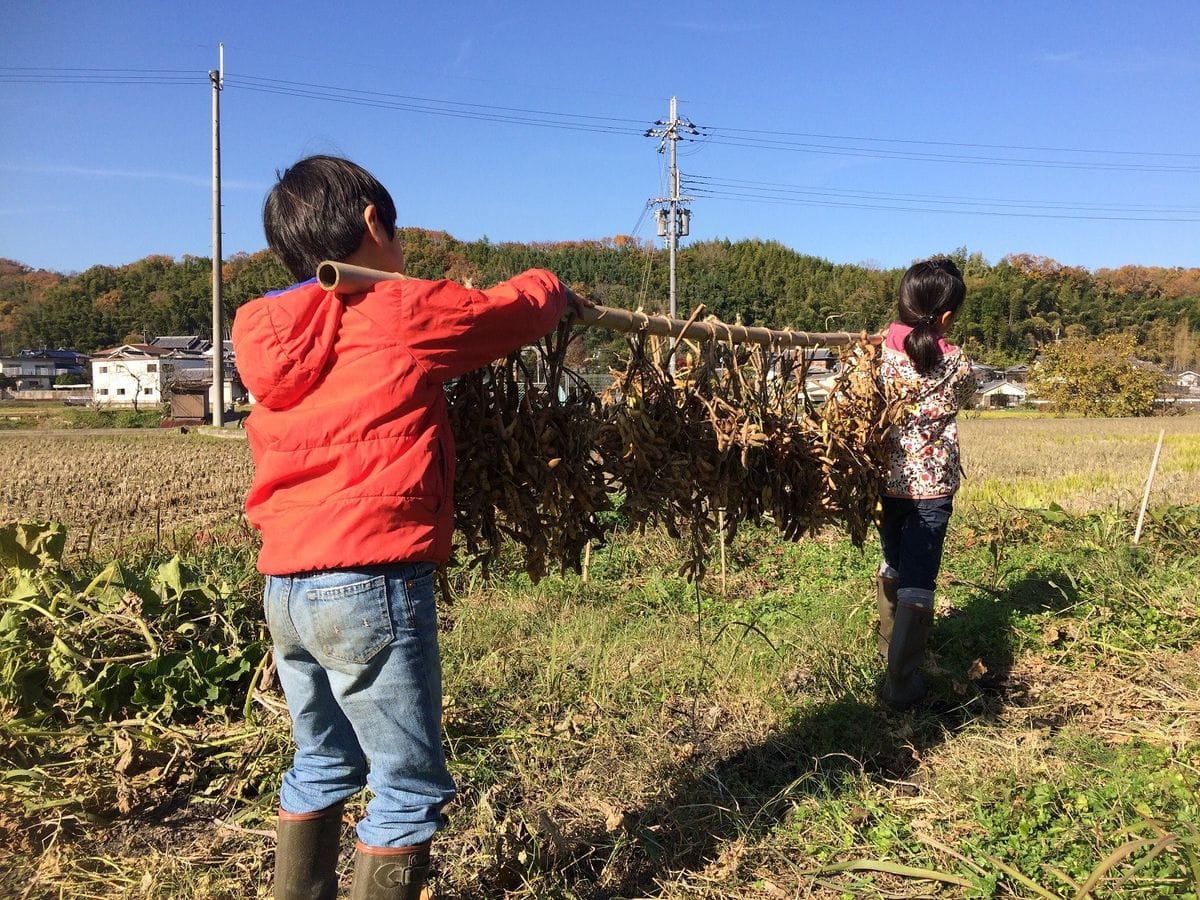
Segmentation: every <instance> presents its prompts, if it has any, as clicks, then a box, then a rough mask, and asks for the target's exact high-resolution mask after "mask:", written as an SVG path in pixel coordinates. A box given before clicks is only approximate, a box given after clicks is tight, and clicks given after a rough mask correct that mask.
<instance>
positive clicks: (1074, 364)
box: [1032, 334, 1163, 416]
mask: <svg viewBox="0 0 1200 900" xmlns="http://www.w3.org/2000/svg"><path fill="white" fill-rule="evenodd" d="M1135 348H1136V345H1135V344H1134V340H1133V338H1132V337H1131V336H1130V335H1127V334H1114V335H1108V336H1107V337H1103V338H1099V339H1098V340H1087V339H1083V338H1068V339H1067V340H1065V341H1061V342H1059V343H1057V344H1051V345H1050V346H1048V347H1045V348H1044V349H1043V351H1042V359H1041V361H1039V362H1038V363H1037V364H1036V365H1035V366H1034V368H1033V378H1032V387H1033V389H1034V390H1035V391H1036V392H1037V394H1038V396H1039V397H1041V398H1042V399H1044V400H1049V401H1050V402H1051V403H1053V404H1054V408H1055V411H1056V412H1058V413H1060V414H1061V413H1067V412H1077V413H1082V414H1083V415H1085V416H1146V415H1150V413H1151V412H1153V410H1154V398H1155V397H1157V396H1158V394H1159V392H1160V391H1161V390H1162V386H1163V376H1162V373H1161V372H1160V371H1158V370H1157V369H1155V368H1152V367H1149V366H1147V365H1146V364H1144V363H1139V362H1138V361H1137V360H1136V359H1135V358H1134V351H1135Z"/></svg>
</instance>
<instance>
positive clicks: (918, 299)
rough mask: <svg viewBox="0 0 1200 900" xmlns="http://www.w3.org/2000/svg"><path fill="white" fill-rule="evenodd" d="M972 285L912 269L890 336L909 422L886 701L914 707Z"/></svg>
mask: <svg viewBox="0 0 1200 900" xmlns="http://www.w3.org/2000/svg"><path fill="white" fill-rule="evenodd" d="M965 297H966V285H965V284H964V283H963V279H962V274H961V273H960V272H959V271H958V267H957V266H955V265H954V263H953V262H951V261H950V260H947V259H931V260H926V261H923V262H919V263H915V264H914V265H913V266H912V267H911V268H910V269H909V270H908V271H907V272H905V273H904V278H903V279H902V280H901V282H900V300H899V303H898V309H897V319H898V321H896V322H893V323H892V324H891V325H889V326H888V329H887V334H886V336H885V338H884V346H883V363H882V366H881V368H880V373H879V378H880V379H881V380H883V381H885V382H889V383H890V384H889V385H888V390H889V393H892V392H895V393H896V394H898V395H899V396H900V397H902V398H903V402H904V404H905V405H904V417H903V419H902V421H901V422H900V423H899V424H898V425H896V426H895V427H893V428H892V430H891V431H890V432H889V434H888V436H887V451H888V464H887V471H886V472H884V473H883V478H884V486H883V494H884V496H883V501H882V503H883V517H882V520H881V522H880V525H879V536H880V543H881V544H882V545H883V563H882V565H881V566H880V568H879V573H878V576H877V579H876V581H877V587H878V600H877V606H878V610H879V628H878V632H877V637H878V644H879V652H880V653H881V654H882V655H883V658H884V660H885V662H886V663H887V674H886V675H885V677H884V680H883V688H882V696H883V699H884V701H885V702H887V703H888V704H889V705H891V706H892V707H894V708H896V709H907V708H908V707H910V706H912V705H913V704H915V703H917V702H918V701H920V700H921V699H922V698H923V697H924V695H925V683H924V680H923V679H922V678H921V676H920V674H919V673H918V671H917V670H918V669H919V668H920V665H921V661H922V659H923V658H924V655H925V645H926V643H927V642H928V640H929V630H930V627H931V625H932V624H933V593H934V587H935V584H936V582H937V574H938V569H939V567H940V566H941V561H942V545H943V543H944V542H945V538H946V527H947V525H948V524H949V522H950V513H951V511H952V509H953V505H954V493H955V491H957V490H958V485H959V479H960V477H961V474H962V468H961V466H960V464H959V451H958V425H957V422H956V417H957V415H958V411H959V410H960V409H962V408H963V406H964V405H966V403H967V402H968V401H969V400H970V398H971V395H972V394H973V393H974V392H975V378H974V376H973V375H972V374H971V364H970V362H969V361H968V360H967V359H966V357H964V356H963V354H962V351H961V350H959V349H958V348H957V347H955V346H954V345H953V344H950V343H948V342H947V341H946V339H945V334H946V332H947V331H949V329H950V327H951V326H952V325H953V324H954V320H955V318H956V317H957V316H958V311H959V309H960V308H961V306H962V302H963V300H964V298H965Z"/></svg>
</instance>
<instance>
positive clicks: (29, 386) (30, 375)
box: [0, 348, 87, 391]
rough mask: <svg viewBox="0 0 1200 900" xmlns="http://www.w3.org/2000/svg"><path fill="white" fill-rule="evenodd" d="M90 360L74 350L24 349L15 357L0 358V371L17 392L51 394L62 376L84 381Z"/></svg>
mask: <svg viewBox="0 0 1200 900" xmlns="http://www.w3.org/2000/svg"><path fill="white" fill-rule="evenodd" d="M86 362H87V357H86V356H84V355H83V354H82V353H76V352H75V351H74V350H63V349H59V350H47V349H45V348H43V349H41V350H22V351H20V352H19V353H18V354H17V355H16V356H3V357H0V368H3V371H4V374H5V375H7V376H8V377H9V378H11V379H12V380H13V382H14V383H15V389H16V390H18V391H48V390H50V389H51V388H53V387H54V382H55V381H56V380H57V379H58V376H60V375H78V376H80V377H81V378H82V376H83V366H84V364H85V363H86Z"/></svg>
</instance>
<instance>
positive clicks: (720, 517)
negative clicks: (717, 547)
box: [717, 507, 727, 597]
mask: <svg viewBox="0 0 1200 900" xmlns="http://www.w3.org/2000/svg"><path fill="white" fill-rule="evenodd" d="M717 534H718V535H719V537H720V540H721V596H722V597H725V596H727V594H726V591H725V508H724V507H722V508H721V509H718V510H717Z"/></svg>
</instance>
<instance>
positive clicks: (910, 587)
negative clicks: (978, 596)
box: [879, 497, 954, 610]
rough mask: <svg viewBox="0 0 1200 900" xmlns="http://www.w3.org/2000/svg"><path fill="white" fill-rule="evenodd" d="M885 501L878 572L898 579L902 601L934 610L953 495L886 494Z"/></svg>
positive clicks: (883, 500) (901, 602)
mask: <svg viewBox="0 0 1200 900" xmlns="http://www.w3.org/2000/svg"><path fill="white" fill-rule="evenodd" d="M882 503H883V520H882V521H881V522H880V523H879V542H880V543H881V544H882V545H883V565H882V566H880V568H879V574H880V575H882V576H884V577H885V578H894V579H896V581H897V585H896V587H897V591H896V602H897V603H898V604H899V605H901V606H912V607H915V608H917V609H923V610H932V609H933V591H934V588H935V587H936V586H937V576H938V569H940V568H941V566H942V546H943V545H944V544H945V542H946V528H947V526H948V525H949V524H950V514H951V513H952V512H953V511H954V498H953V497H935V498H933V499H929V500H914V499H911V498H907V497H884V498H883V499H882Z"/></svg>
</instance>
